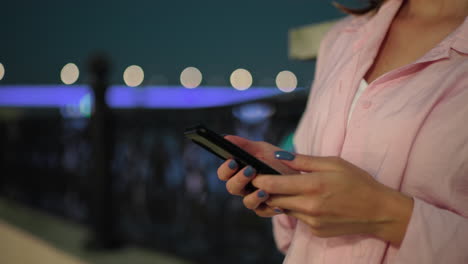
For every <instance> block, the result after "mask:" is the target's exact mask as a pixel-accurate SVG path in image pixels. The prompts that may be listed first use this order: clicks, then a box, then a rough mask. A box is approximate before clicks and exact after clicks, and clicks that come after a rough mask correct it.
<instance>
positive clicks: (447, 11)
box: [400, 0, 468, 20]
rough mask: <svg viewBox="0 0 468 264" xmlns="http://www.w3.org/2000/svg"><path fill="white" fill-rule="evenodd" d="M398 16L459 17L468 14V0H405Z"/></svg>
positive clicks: (422, 17) (421, 17)
mask: <svg viewBox="0 0 468 264" xmlns="http://www.w3.org/2000/svg"><path fill="white" fill-rule="evenodd" d="M400 16H402V17H405V18H418V19H430V20H434V19H444V18H445V19H457V18H458V19H460V18H462V17H466V16H468V0H405V3H404V4H403V6H402V9H401V10H400Z"/></svg>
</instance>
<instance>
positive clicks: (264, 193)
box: [257, 190, 268, 198]
mask: <svg viewBox="0 0 468 264" xmlns="http://www.w3.org/2000/svg"><path fill="white" fill-rule="evenodd" d="M267 195H268V194H267V193H266V192H265V191H263V190H261V191H259V192H258V193H257V196H258V198H265V197H266V196H267Z"/></svg>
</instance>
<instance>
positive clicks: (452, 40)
mask: <svg viewBox="0 0 468 264" xmlns="http://www.w3.org/2000/svg"><path fill="white" fill-rule="evenodd" d="M403 2H404V0H387V1H385V3H384V4H383V5H382V6H381V7H380V9H379V10H378V11H377V13H375V14H368V15H364V16H360V17H357V18H355V19H353V20H352V21H351V23H349V24H348V26H347V27H345V28H344V30H345V31H347V32H356V33H359V34H360V37H359V38H358V40H357V41H356V42H355V43H354V45H353V49H354V51H357V50H359V49H361V48H363V47H373V46H376V47H377V48H378V47H379V46H380V44H381V43H382V41H383V38H385V35H386V33H387V31H388V29H389V27H390V25H391V23H392V21H393V18H394V17H395V15H396V14H397V13H398V10H399V9H400V7H401V5H402V4H403ZM450 49H454V50H456V51H458V52H460V53H464V54H468V17H466V18H465V20H464V22H463V23H462V24H461V25H460V26H459V27H458V28H457V29H456V30H455V31H454V32H452V33H451V34H450V35H449V36H447V37H446V38H445V39H444V40H442V42H440V43H439V44H438V45H437V46H436V47H434V48H433V49H431V50H430V51H429V52H428V53H426V54H425V55H424V56H423V57H421V58H420V59H419V60H418V61H417V62H427V61H433V60H438V59H443V58H448V57H449V56H450Z"/></svg>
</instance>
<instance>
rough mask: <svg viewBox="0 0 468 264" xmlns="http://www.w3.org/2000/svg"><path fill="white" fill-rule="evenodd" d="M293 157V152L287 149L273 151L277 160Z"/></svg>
mask: <svg viewBox="0 0 468 264" xmlns="http://www.w3.org/2000/svg"><path fill="white" fill-rule="evenodd" d="M295 157H296V156H294V154H292V153H290V152H287V151H283V150H280V151H276V152H275V158H277V159H279V160H294V158H295Z"/></svg>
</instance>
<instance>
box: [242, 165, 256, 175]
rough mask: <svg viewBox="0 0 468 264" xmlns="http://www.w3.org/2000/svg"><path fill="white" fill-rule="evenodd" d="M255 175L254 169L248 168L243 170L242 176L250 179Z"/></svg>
mask: <svg viewBox="0 0 468 264" xmlns="http://www.w3.org/2000/svg"><path fill="white" fill-rule="evenodd" d="M254 174H255V169H254V168H252V166H248V167H247V168H246V169H245V170H244V176H245V177H249V178H250V177H252V176H253V175H254Z"/></svg>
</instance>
